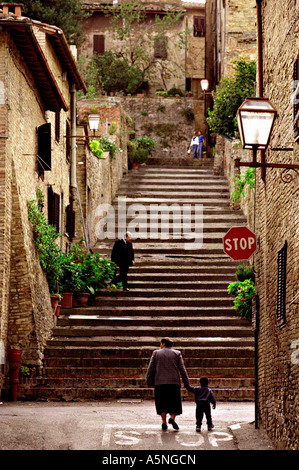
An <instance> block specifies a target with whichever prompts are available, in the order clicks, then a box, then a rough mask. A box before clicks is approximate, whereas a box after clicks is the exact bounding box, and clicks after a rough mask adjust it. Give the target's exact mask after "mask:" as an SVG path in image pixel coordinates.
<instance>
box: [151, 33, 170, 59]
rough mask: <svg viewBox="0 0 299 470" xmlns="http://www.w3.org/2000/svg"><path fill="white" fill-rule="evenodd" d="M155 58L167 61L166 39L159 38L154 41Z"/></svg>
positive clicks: (164, 37)
mask: <svg viewBox="0 0 299 470" xmlns="http://www.w3.org/2000/svg"><path fill="white" fill-rule="evenodd" d="M154 47H155V57H156V58H157V59H167V37H166V36H163V37H159V38H156V39H155V43H154Z"/></svg>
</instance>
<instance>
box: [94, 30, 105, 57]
mask: <svg viewBox="0 0 299 470" xmlns="http://www.w3.org/2000/svg"><path fill="white" fill-rule="evenodd" d="M93 52H96V53H97V54H100V55H103V54H104V52H105V36H104V35H103V34H95V35H94V37H93Z"/></svg>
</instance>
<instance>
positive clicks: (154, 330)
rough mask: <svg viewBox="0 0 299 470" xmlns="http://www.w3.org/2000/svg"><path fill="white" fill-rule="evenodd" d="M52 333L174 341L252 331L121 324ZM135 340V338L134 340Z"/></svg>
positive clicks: (60, 328)
mask: <svg viewBox="0 0 299 470" xmlns="http://www.w3.org/2000/svg"><path fill="white" fill-rule="evenodd" d="M53 334H54V335H55V336H56V337H57V336H68V337H78V336H79V337H80V336H81V337H85V338H89V337H99V336H113V335H117V336H118V337H121V336H131V337H132V336H135V338H138V337H140V336H151V335H155V336H158V335H159V336H161V337H162V336H170V337H173V339H174V341H175V339H176V338H177V337H180V336H181V335H182V336H184V337H185V338H188V337H192V338H193V337H209V338H212V337H223V338H225V337H235V338H240V337H251V336H252V331H251V329H249V328H248V327H247V326H231V325H227V326H190V327H188V326H178V327H176V326H173V325H168V323H167V321H166V325H165V326H164V333H163V328H162V327H161V326H156V322H155V326H146V325H144V326H137V325H132V326H121V325H117V326H116V325H114V326H109V325H101V326H93V327H84V326H71V327H64V326H56V327H55V328H54V330H53ZM135 341H136V340H135Z"/></svg>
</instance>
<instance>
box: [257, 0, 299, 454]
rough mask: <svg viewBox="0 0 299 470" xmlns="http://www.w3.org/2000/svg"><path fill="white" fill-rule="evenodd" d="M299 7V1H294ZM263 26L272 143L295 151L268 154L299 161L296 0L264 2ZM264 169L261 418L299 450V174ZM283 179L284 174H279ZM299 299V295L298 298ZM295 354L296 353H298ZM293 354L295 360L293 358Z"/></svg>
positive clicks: (260, 195)
mask: <svg viewBox="0 0 299 470" xmlns="http://www.w3.org/2000/svg"><path fill="white" fill-rule="evenodd" d="M296 3H297V2H296ZM297 9H298V5H297ZM262 15H263V24H264V28H263V30H264V32H263V35H264V47H263V49H264V96H266V97H268V98H270V99H271V101H272V103H273V105H274V106H275V107H276V108H277V110H278V118H277V121H276V124H275V128H274V131H273V133H272V141H271V143H270V147H271V146H273V143H274V139H275V138H276V137H277V140H276V142H275V147H281V146H282V145H283V143H284V142H285V141H286V140H288V141H289V142H288V144H287V146H288V147H293V148H294V151H293V152H275V151H270V150H269V151H267V155H266V159H267V161H268V162H285V163H292V162H293V163H297V164H298V161H299V160H298V156H299V149H298V145H297V144H296V143H294V138H295V134H294V132H293V128H292V122H293V106H292V105H291V106H290V107H289V104H290V103H291V94H292V89H293V64H294V62H295V60H296V58H297V55H298V30H296V25H297V23H298V16H297V22H296V11H295V2H294V1H282V0H277V1H276V0H275V1H274V0H269V1H267V2H263V4H262ZM288 175H289V177H290V178H289V179H290V180H291V179H292V177H295V179H293V181H290V182H289V183H286V182H284V181H283V179H285V177H286V176H287V175H286V173H284V172H283V170H277V169H267V171H266V181H265V182H263V181H262V180H261V178H258V179H257V199H256V207H257V213H256V219H257V230H258V235H259V241H260V249H259V251H258V252H257V255H256V268H257V288H258V294H259V297H260V334H259V344H258V349H259V406H258V410H259V418H260V423H261V426H263V427H264V428H266V430H267V431H268V433H269V435H270V437H271V438H272V439H273V441H274V443H275V445H276V447H277V448H278V449H297V450H298V442H299V439H298V438H299V435H298V416H299V400H298V384H299V366H298V361H297V362H296V361H294V356H292V353H293V352H294V351H295V349H294V344H295V343H294V342H296V341H298V340H299V315H298V313H299V309H298V307H299V306H298V304H297V305H296V304H295V303H291V301H292V299H293V298H294V297H295V295H296V294H298V292H299V232H298V226H299V225H298V224H299V211H298V207H299V204H298V203H299V181H298V179H299V176H298V175H296V174H295V173H294V172H292V171H289V172H288ZM282 178H283V179H282ZM285 241H287V243H288V249H287V275H286V322H285V325H284V326H283V327H282V328H280V327H279V325H278V323H277V319H276V311H277V274H278V272H277V254H278V250H279V249H280V248H281V246H282V245H283V244H284V242H285ZM297 302H298V300H297ZM297 357H298V356H297ZM292 358H293V359H292Z"/></svg>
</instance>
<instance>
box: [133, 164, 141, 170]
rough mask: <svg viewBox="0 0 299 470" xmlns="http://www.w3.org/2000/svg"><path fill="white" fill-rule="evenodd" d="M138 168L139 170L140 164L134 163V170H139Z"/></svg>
mask: <svg viewBox="0 0 299 470" xmlns="http://www.w3.org/2000/svg"><path fill="white" fill-rule="evenodd" d="M138 168H139V165H138V163H136V162H133V163H132V170H138Z"/></svg>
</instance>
